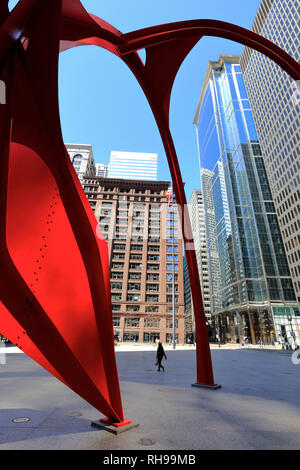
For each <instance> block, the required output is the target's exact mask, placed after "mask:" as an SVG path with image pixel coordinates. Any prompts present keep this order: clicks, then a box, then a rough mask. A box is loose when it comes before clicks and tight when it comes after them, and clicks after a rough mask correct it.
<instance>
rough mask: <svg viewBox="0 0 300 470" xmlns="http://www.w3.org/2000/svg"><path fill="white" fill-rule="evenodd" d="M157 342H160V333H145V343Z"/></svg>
mask: <svg viewBox="0 0 300 470" xmlns="http://www.w3.org/2000/svg"><path fill="white" fill-rule="evenodd" d="M157 340H160V334H159V333H157V332H155V333H144V343H155V342H156V341H157Z"/></svg>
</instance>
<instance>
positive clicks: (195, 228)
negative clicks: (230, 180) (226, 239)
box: [188, 189, 211, 321]
mask: <svg viewBox="0 0 300 470" xmlns="http://www.w3.org/2000/svg"><path fill="white" fill-rule="evenodd" d="M188 207H189V214H190V219H191V227H192V232H193V237H194V245H195V251H196V258H197V264H198V270H199V275H200V282H201V289H202V297H203V305H204V311H205V316H206V319H207V320H208V321H210V318H211V305H210V283H209V271H208V259H207V244H206V233H205V219H204V205H203V197H202V191H201V189H194V191H193V192H192V195H191V198H190V202H189V204H188Z"/></svg>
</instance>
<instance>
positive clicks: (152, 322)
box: [144, 318, 160, 328]
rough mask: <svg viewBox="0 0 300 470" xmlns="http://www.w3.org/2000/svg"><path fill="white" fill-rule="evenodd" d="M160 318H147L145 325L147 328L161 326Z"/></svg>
mask: <svg viewBox="0 0 300 470" xmlns="http://www.w3.org/2000/svg"><path fill="white" fill-rule="evenodd" d="M159 324H160V320H159V318H145V320H144V327H145V328H159Z"/></svg>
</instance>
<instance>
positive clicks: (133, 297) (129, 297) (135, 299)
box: [127, 294, 141, 302]
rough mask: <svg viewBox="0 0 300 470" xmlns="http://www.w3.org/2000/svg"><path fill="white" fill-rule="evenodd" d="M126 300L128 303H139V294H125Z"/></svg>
mask: <svg viewBox="0 0 300 470" xmlns="http://www.w3.org/2000/svg"><path fill="white" fill-rule="evenodd" d="M127 300H128V301H129V302H140V301H141V296H140V294H127Z"/></svg>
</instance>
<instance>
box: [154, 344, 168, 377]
mask: <svg viewBox="0 0 300 470" xmlns="http://www.w3.org/2000/svg"><path fill="white" fill-rule="evenodd" d="M163 357H165V359H167V356H166V353H165V350H164V348H163V345H162V344H161V343H158V347H157V352H156V363H155V365H156V366H158V369H157V370H158V372H160V369H161V368H162V370H163V371H165V368H164V366H163V365H162V364H161V361H162V360H163Z"/></svg>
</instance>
